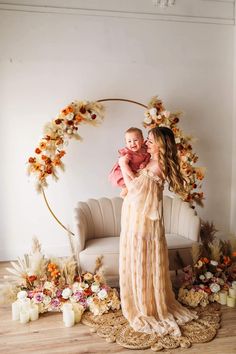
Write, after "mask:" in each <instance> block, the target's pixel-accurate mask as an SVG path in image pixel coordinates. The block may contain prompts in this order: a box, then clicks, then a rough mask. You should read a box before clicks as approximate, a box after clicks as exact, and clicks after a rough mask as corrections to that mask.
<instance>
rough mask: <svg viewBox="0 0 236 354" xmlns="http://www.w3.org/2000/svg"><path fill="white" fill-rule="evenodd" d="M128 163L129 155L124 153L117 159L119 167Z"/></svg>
mask: <svg viewBox="0 0 236 354" xmlns="http://www.w3.org/2000/svg"><path fill="white" fill-rule="evenodd" d="M128 163H129V157H128V155H124V156H121V157H120V158H119V159H118V164H119V166H120V167H126V166H127V165H128Z"/></svg>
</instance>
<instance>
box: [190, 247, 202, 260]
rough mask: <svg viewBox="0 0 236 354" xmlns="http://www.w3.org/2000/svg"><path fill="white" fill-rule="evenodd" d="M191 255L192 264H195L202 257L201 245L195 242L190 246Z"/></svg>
mask: <svg viewBox="0 0 236 354" xmlns="http://www.w3.org/2000/svg"><path fill="white" fill-rule="evenodd" d="M191 255H192V260H193V264H195V263H197V261H198V260H199V259H200V258H201V256H202V245H200V243H197V242H196V243H194V244H193V245H192V249H191Z"/></svg>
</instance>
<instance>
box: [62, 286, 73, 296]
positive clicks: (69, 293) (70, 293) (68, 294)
mask: <svg viewBox="0 0 236 354" xmlns="http://www.w3.org/2000/svg"><path fill="white" fill-rule="evenodd" d="M71 295H72V290H71V289H70V288H65V289H64V290H63V291H62V297H63V299H69V297H70V296H71Z"/></svg>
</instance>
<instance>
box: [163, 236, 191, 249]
mask: <svg viewBox="0 0 236 354" xmlns="http://www.w3.org/2000/svg"><path fill="white" fill-rule="evenodd" d="M166 242H167V246H168V249H180V248H191V247H192V245H193V243H195V242H194V241H193V240H190V239H189V238H186V237H184V236H180V235H177V234H166Z"/></svg>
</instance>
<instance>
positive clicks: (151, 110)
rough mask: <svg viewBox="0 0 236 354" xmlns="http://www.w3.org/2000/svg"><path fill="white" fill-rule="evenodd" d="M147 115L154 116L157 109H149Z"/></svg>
mask: <svg viewBox="0 0 236 354" xmlns="http://www.w3.org/2000/svg"><path fill="white" fill-rule="evenodd" d="M149 113H150V115H151V116H156V114H157V109H156V108H151V109H149Z"/></svg>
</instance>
